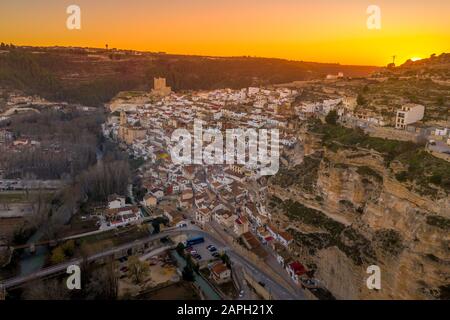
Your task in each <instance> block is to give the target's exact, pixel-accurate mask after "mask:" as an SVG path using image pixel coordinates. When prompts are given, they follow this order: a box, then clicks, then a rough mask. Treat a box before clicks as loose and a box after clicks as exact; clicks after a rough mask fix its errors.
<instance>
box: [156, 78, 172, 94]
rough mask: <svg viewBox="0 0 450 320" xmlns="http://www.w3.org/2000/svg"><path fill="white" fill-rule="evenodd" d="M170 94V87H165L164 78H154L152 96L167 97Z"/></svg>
mask: <svg viewBox="0 0 450 320" xmlns="http://www.w3.org/2000/svg"><path fill="white" fill-rule="evenodd" d="M171 92H172V89H171V88H170V87H167V86H166V78H154V79H153V89H152V92H151V93H152V94H153V95H157V96H163V97H164V96H168V95H169V94H170V93H171Z"/></svg>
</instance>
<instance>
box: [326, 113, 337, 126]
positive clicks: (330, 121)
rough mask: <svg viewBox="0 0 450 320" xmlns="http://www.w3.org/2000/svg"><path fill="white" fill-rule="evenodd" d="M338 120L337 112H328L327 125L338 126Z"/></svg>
mask: <svg viewBox="0 0 450 320" xmlns="http://www.w3.org/2000/svg"><path fill="white" fill-rule="evenodd" d="M337 119H338V114H337V112H336V110H331V111H330V112H328V114H327V116H326V117H325V121H326V123H328V124H331V125H336V123H337Z"/></svg>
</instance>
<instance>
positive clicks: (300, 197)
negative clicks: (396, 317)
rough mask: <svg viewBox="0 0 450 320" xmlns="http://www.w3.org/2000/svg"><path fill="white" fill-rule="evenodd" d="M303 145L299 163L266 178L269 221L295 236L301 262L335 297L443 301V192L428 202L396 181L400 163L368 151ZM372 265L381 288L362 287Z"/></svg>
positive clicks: (447, 261)
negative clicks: (375, 267)
mask: <svg viewBox="0 0 450 320" xmlns="http://www.w3.org/2000/svg"><path fill="white" fill-rule="evenodd" d="M304 141H305V140H304ZM308 141H309V142H311V143H310V144H307V145H306V146H305V150H307V151H308V152H309V155H308V154H305V158H304V161H303V163H302V164H300V165H297V166H294V167H289V168H281V170H280V172H279V174H278V175H276V176H274V177H272V178H271V179H270V180H269V192H270V195H271V196H272V197H271V200H270V206H271V209H272V211H273V213H272V216H273V219H275V220H276V222H277V223H279V224H280V225H282V226H284V227H285V228H286V229H288V230H289V232H291V234H292V235H293V236H294V239H295V246H294V248H293V251H294V253H295V254H297V255H298V256H299V259H301V260H302V261H303V262H304V263H306V264H307V265H308V266H309V267H310V268H312V269H315V270H316V274H315V276H316V277H317V278H319V279H320V280H322V281H323V283H324V284H325V285H326V287H327V288H328V289H329V290H330V291H331V292H332V293H333V294H334V295H335V296H336V297H337V298H339V299H391V298H395V299H434V298H445V295H446V294H448V288H449V284H450V247H449V244H450V241H449V240H450V233H449V231H450V198H449V196H448V194H446V193H445V192H441V191H440V192H439V193H436V195H435V196H434V197H431V196H429V195H424V194H420V193H418V192H417V191H416V190H415V189H414V188H413V187H412V186H410V185H408V184H406V183H401V182H399V181H397V179H395V172H396V171H398V166H399V164H398V163H395V161H394V162H392V163H390V164H389V165H387V164H386V162H385V159H384V158H383V156H382V155H381V154H379V153H378V152H375V151H373V150H367V149H363V148H352V149H345V148H344V149H342V150H338V151H336V150H335V151H331V150H329V149H327V148H320V149H319V148H314V147H317V146H318V144H317V142H316V141H314V139H312V138H310V139H309V140H308ZM313 151H315V152H313ZM372 264H375V265H378V266H379V267H380V268H381V290H378V291H376V290H369V289H367V286H366V283H365V281H366V278H367V277H368V274H366V268H367V267H368V266H369V265H372Z"/></svg>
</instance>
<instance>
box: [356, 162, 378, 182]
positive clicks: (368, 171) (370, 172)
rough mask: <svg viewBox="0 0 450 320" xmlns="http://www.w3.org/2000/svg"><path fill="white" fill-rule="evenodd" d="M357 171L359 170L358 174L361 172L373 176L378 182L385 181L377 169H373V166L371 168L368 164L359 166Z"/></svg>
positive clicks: (363, 174)
mask: <svg viewBox="0 0 450 320" xmlns="http://www.w3.org/2000/svg"><path fill="white" fill-rule="evenodd" d="M356 172H358V174H360V175H362V176H370V177H373V178H374V179H375V180H376V181H378V182H382V181H383V177H382V176H381V175H380V174H379V173H378V172H376V171H375V170H373V169H372V168H370V167H368V166H361V167H358V169H357V170H356Z"/></svg>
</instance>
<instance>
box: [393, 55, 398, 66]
mask: <svg viewBox="0 0 450 320" xmlns="http://www.w3.org/2000/svg"><path fill="white" fill-rule="evenodd" d="M396 57H397V56H396V55H393V56H392V63H393V64H395V58H396Z"/></svg>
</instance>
